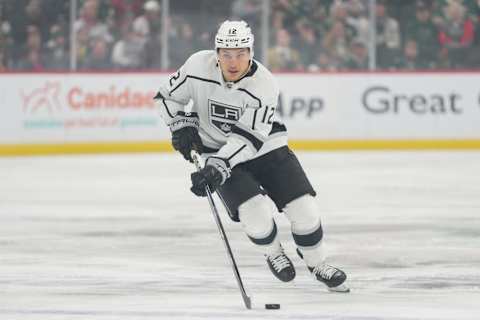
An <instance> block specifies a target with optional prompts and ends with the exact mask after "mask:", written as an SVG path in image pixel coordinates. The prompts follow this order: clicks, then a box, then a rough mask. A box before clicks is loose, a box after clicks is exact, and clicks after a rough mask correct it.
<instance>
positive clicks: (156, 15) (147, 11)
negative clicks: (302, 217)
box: [133, 0, 162, 68]
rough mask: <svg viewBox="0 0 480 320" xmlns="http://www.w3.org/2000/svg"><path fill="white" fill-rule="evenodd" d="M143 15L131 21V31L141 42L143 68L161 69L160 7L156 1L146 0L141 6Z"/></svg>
mask: <svg viewBox="0 0 480 320" xmlns="http://www.w3.org/2000/svg"><path fill="white" fill-rule="evenodd" d="M143 11H144V13H143V14H142V15H140V16H138V17H137V18H136V19H135V20H134V21H133V31H134V32H135V34H136V35H137V37H138V38H139V39H138V40H139V41H140V42H143V45H144V46H145V48H144V49H145V50H144V56H143V59H145V60H144V66H146V67H149V68H160V67H161V60H160V59H161V52H162V50H161V44H162V33H161V20H160V5H159V4H158V2H157V1H156V0H148V1H147V2H145V4H144V5H143Z"/></svg>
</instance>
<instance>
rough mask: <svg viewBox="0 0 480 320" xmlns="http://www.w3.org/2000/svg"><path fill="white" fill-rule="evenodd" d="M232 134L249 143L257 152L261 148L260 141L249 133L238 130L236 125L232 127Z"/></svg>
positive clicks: (261, 143) (261, 142)
mask: <svg viewBox="0 0 480 320" xmlns="http://www.w3.org/2000/svg"><path fill="white" fill-rule="evenodd" d="M232 133H233V134H236V135H238V136H240V137H242V138H244V139H246V140H247V141H248V142H250V143H251V144H252V145H253V147H254V148H255V149H256V150H257V151H258V150H260V148H261V147H262V146H263V141H262V140H260V139H258V138H257V137H255V136H254V135H253V134H251V133H250V132H248V131H246V130H244V129H242V128H240V127H239V126H238V125H235V126H233V127H232Z"/></svg>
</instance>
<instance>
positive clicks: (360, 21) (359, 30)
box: [346, 0, 370, 46]
mask: <svg viewBox="0 0 480 320" xmlns="http://www.w3.org/2000/svg"><path fill="white" fill-rule="evenodd" d="M367 4H368V2H367V0H350V1H348V2H347V4H346V5H347V12H348V16H347V17H346V24H347V26H349V27H350V28H351V30H352V31H353V38H354V39H355V41H357V40H358V41H361V42H363V45H364V46H368V42H369V41H370V32H369V28H370V22H369V21H368V19H367V17H366V12H367Z"/></svg>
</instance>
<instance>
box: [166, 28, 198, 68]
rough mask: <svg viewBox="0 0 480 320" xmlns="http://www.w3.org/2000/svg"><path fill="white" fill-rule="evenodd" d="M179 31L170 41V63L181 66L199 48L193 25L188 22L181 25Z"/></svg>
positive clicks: (177, 66) (174, 66) (173, 65)
mask: <svg viewBox="0 0 480 320" xmlns="http://www.w3.org/2000/svg"><path fill="white" fill-rule="evenodd" d="M179 29H180V30H179V33H178V35H177V37H176V38H175V39H172V41H170V43H171V50H170V57H169V60H170V65H171V66H172V67H173V68H179V67H180V66H181V65H182V63H184V62H185V61H186V60H187V58H188V57H190V55H192V54H193V53H194V51H195V50H196V49H197V43H196V39H195V38H194V37H193V29H192V26H191V25H190V24H189V23H188V22H183V23H181V24H180V25H179Z"/></svg>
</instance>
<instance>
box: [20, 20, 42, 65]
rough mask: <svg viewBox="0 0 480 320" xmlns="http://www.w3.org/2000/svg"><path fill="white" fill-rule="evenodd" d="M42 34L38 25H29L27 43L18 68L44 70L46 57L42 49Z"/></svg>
mask: <svg viewBox="0 0 480 320" xmlns="http://www.w3.org/2000/svg"><path fill="white" fill-rule="evenodd" d="M42 49H43V48H42V36H41V34H40V30H38V28H37V26H35V25H29V26H27V43H26V46H25V48H24V53H23V55H22V58H21V59H20V61H19V62H18V65H17V68H18V69H19V70H26V71H44V70H45V57H44V53H43V50H42Z"/></svg>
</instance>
